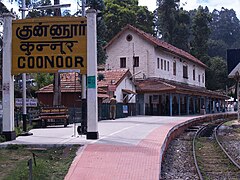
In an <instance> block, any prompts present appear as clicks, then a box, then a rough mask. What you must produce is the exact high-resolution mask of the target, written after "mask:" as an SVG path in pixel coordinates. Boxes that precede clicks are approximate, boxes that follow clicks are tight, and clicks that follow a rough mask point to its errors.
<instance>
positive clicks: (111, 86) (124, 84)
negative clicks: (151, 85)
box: [98, 69, 136, 103]
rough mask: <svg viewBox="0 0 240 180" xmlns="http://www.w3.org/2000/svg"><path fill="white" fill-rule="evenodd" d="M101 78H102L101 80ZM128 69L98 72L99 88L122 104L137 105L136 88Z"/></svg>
mask: <svg viewBox="0 0 240 180" xmlns="http://www.w3.org/2000/svg"><path fill="white" fill-rule="evenodd" d="M100 76H102V78H101V79H100ZM131 77H132V74H131V73H130V71H129V70H128V69H117V70H107V71H98V87H99V88H101V89H104V90H105V91H107V93H108V95H109V96H110V97H112V96H113V95H116V99H117V101H118V102H121V103H136V97H135V95H136V88H135V85H134V83H133V81H132V78H131Z"/></svg>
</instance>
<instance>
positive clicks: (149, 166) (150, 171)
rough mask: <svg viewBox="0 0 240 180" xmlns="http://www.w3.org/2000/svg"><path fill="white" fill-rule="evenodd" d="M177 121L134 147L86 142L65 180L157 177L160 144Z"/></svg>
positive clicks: (131, 179) (129, 179)
mask: <svg viewBox="0 0 240 180" xmlns="http://www.w3.org/2000/svg"><path fill="white" fill-rule="evenodd" d="M178 123H180V122H178ZM178 123H171V124H170V123H169V124H166V125H164V126H161V127H159V128H157V129H155V130H153V131H152V132H151V133H150V134H149V135H148V136H147V137H145V138H144V139H143V140H141V141H140V143H139V144H138V145H136V146H134V145H132V146H125V145H107V144H90V145H86V148H85V149H83V151H82V153H81V154H80V155H78V156H77V158H76V159H75V161H74V162H73V163H72V165H71V167H70V169H69V172H68V174H67V176H66V177H65V180H158V179H159V173H160V169H159V168H160V164H159V163H160V149H161V146H162V144H163V142H164V139H165V137H166V135H167V133H168V131H169V130H170V129H171V128H172V127H173V126H174V125H176V124H178Z"/></svg>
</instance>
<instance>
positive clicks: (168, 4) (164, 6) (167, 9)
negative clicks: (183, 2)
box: [157, 0, 180, 45]
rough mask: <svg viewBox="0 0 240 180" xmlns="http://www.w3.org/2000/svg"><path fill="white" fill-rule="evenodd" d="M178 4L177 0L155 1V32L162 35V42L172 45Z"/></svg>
mask: <svg viewBox="0 0 240 180" xmlns="http://www.w3.org/2000/svg"><path fill="white" fill-rule="evenodd" d="M179 2H180V1H179V0H157V6H158V8H157V16H158V18H157V19H158V20H157V30H158V31H159V32H160V34H161V35H162V39H163V40H164V41H166V42H168V43H170V44H173V45H174V43H173V39H174V36H175V35H174V32H175V29H176V27H177V19H176V17H177V11H178V9H179Z"/></svg>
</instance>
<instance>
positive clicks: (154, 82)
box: [136, 78, 229, 99]
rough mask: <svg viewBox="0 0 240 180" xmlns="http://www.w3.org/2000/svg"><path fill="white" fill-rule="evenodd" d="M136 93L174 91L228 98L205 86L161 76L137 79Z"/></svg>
mask: <svg viewBox="0 0 240 180" xmlns="http://www.w3.org/2000/svg"><path fill="white" fill-rule="evenodd" d="M136 86H137V93H139V94H143V93H176V94H186V95H194V96H206V97H211V98H218V99H229V96H227V95H225V94H221V93H218V92H214V91H211V90H208V89H206V88H205V87H200V86H193V85H189V84H184V83H179V82H176V81H170V80H165V79H161V78H148V79H145V80H137V81H136Z"/></svg>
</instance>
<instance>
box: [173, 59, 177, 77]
mask: <svg viewBox="0 0 240 180" xmlns="http://www.w3.org/2000/svg"><path fill="white" fill-rule="evenodd" d="M176 67H177V65H176V61H173V75H174V76H176Z"/></svg>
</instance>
